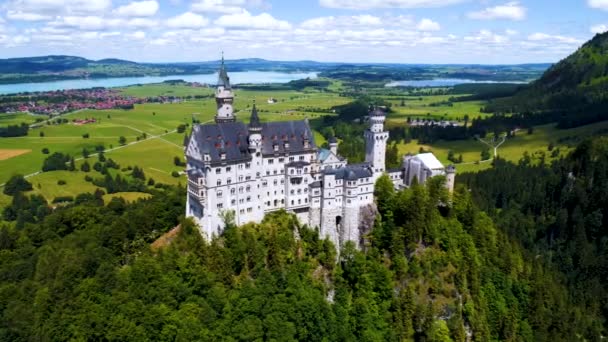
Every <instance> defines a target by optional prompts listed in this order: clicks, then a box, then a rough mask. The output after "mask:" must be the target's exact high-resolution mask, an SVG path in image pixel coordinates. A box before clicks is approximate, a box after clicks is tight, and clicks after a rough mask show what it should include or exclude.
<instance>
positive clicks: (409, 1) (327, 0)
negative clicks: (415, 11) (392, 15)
mask: <svg viewBox="0 0 608 342" xmlns="http://www.w3.org/2000/svg"><path fill="white" fill-rule="evenodd" d="M464 1H466V0H319V4H320V5H321V6H323V7H329V8H343V9H355V10H363V9H374V8H429V7H444V6H449V5H454V4H457V3H461V2H464Z"/></svg>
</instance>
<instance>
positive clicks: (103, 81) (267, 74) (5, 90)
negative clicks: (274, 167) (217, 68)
mask: <svg viewBox="0 0 608 342" xmlns="http://www.w3.org/2000/svg"><path fill="white" fill-rule="evenodd" d="M228 75H229V76H230V81H231V83H232V84H242V83H255V84H261V83H287V82H289V81H293V80H299V79H303V78H307V77H309V78H316V77H317V73H315V72H302V73H285V72H274V71H240V72H239V71H236V72H229V74H228ZM178 79H179V80H184V81H186V82H199V83H207V84H216V82H217V73H215V74H203V75H168V76H144V77H116V78H96V79H78V80H64V81H51V82H39V83H18V84H0V94H14V93H22V92H35V91H52V90H62V89H88V88H95V87H106V88H112V87H124V86H128V85H133V84H149V83H160V82H163V81H167V80H178Z"/></svg>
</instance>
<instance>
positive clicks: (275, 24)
mask: <svg viewBox="0 0 608 342" xmlns="http://www.w3.org/2000/svg"><path fill="white" fill-rule="evenodd" d="M214 24H215V25H218V26H222V27H233V28H249V29H267V30H289V29H290V28H291V24H289V23H288V22H287V21H285V20H279V19H275V18H274V17H273V16H271V15H270V14H268V13H261V14H258V15H252V14H251V13H249V12H248V11H246V10H243V11H242V12H241V13H235V14H226V15H222V16H221V17H219V18H217V19H216V20H215V22H214Z"/></svg>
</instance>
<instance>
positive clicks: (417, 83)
mask: <svg viewBox="0 0 608 342" xmlns="http://www.w3.org/2000/svg"><path fill="white" fill-rule="evenodd" d="M470 83H517V84H519V83H521V84H525V82H515V81H504V82H496V81H474V80H467V79H461V78H436V79H434V80H411V81H393V82H390V83H388V84H386V86H387V87H452V86H455V85H457V84H470Z"/></svg>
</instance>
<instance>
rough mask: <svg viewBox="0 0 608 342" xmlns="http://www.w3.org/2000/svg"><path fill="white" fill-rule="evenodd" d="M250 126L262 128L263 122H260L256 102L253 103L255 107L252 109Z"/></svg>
mask: <svg viewBox="0 0 608 342" xmlns="http://www.w3.org/2000/svg"><path fill="white" fill-rule="evenodd" d="M249 128H262V124H261V123H260V117H259V116H258V109H257V108H256V107H255V102H254V103H253V108H252V109H251V118H250V119H249Z"/></svg>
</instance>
